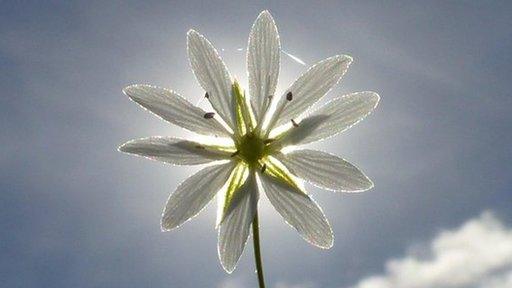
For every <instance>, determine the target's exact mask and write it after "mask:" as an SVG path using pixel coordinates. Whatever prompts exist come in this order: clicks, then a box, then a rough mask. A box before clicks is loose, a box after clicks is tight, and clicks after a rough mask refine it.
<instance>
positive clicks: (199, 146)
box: [196, 145, 206, 149]
mask: <svg viewBox="0 0 512 288" xmlns="http://www.w3.org/2000/svg"><path fill="white" fill-rule="evenodd" d="M196 148H197V149H206V148H204V146H201V145H196Z"/></svg>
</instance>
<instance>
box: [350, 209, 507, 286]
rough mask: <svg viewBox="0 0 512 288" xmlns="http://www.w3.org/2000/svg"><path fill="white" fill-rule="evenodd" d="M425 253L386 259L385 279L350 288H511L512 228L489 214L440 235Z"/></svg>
mask: <svg viewBox="0 0 512 288" xmlns="http://www.w3.org/2000/svg"><path fill="white" fill-rule="evenodd" d="M426 252H427V254H428V257H422V256H419V255H418V253H415V252H414V251H411V252H409V253H408V254H407V255H406V256H405V257H403V258H400V259H393V260H389V261H388V262H387V263H386V267H385V273H384V274H383V275H374V276H370V277H367V278H365V279H363V280H361V281H360V282H359V283H358V284H357V285H355V286H354V288H434V287H436V288H510V287H512V228H508V227H505V226H504V225H503V223H502V222H500V221H499V220H498V219H497V218H496V217H495V216H494V215H493V214H492V213H489V212H484V213H482V215H481V216H479V217H478V218H475V219H471V220H469V221H467V222H466V223H464V224H463V225H462V226H461V227H459V228H458V229H454V230H449V231H444V232H442V233H440V234H439V235H437V236H436V238H434V239H433V240H432V241H431V242H430V244H429V245H428V246H427V251H426Z"/></svg>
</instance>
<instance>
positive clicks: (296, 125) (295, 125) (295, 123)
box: [292, 119, 299, 127]
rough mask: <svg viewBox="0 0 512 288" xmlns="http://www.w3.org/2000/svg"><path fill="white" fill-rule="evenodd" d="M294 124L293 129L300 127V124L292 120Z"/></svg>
mask: <svg viewBox="0 0 512 288" xmlns="http://www.w3.org/2000/svg"><path fill="white" fill-rule="evenodd" d="M292 124H293V127H299V124H297V122H295V120H293V119H292Z"/></svg>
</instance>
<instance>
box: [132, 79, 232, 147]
mask: <svg viewBox="0 0 512 288" xmlns="http://www.w3.org/2000/svg"><path fill="white" fill-rule="evenodd" d="M123 92H124V94H126V95H127V96H128V97H130V99H132V100H133V101H135V102H136V103H138V104H139V105H141V106H142V107H144V108H146V109H148V110H149V111H151V112H153V113H155V114H156V115H157V116H159V117H161V118H162V119H164V120H166V121H169V122H171V123H173V124H175V125H178V126H180V127H183V128H185V129H187V130H190V131H192V132H196V133H199V134H202V135H217V136H222V137H230V133H229V132H228V131H227V130H226V129H225V128H224V127H223V126H222V125H221V124H220V123H219V122H218V121H217V120H215V119H213V118H211V119H205V118H204V115H205V113H206V112H205V111H204V110H203V109H201V108H199V107H196V106H194V105H192V104H191V103H190V102H188V101H187V100H185V99H184V98H183V97H181V96H180V95H179V94H178V93H176V92H174V91H172V90H168V89H165V88H160V87H155V86H150V85H131V86H128V87H126V88H124V89H123Z"/></svg>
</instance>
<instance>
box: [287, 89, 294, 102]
mask: <svg viewBox="0 0 512 288" xmlns="http://www.w3.org/2000/svg"><path fill="white" fill-rule="evenodd" d="M286 100H288V101H292V100H293V94H292V91H290V92H288V93H286Z"/></svg>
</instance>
